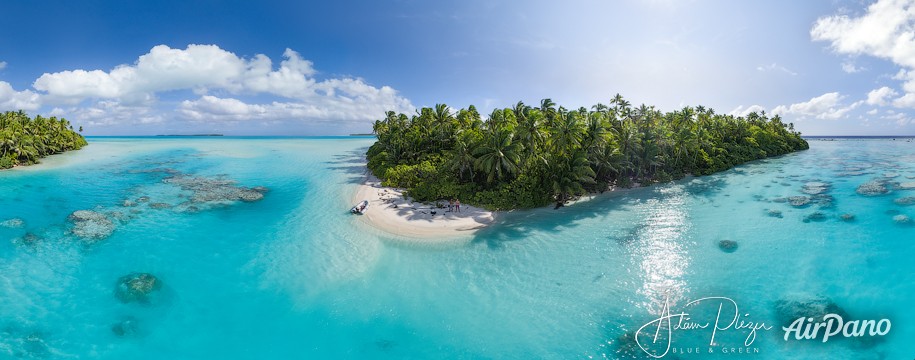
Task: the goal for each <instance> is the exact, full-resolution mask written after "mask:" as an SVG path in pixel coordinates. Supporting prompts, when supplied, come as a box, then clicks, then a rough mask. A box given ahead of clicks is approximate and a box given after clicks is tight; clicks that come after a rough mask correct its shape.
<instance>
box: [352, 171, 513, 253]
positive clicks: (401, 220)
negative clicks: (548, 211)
mask: <svg viewBox="0 0 915 360" xmlns="http://www.w3.org/2000/svg"><path fill="white" fill-rule="evenodd" d="M362 200H368V201H369V207H368V210H367V211H366V212H365V214H364V215H362V216H360V220H361V221H363V222H365V223H366V224H368V225H370V226H372V227H375V228H377V229H380V230H382V231H385V232H388V233H391V234H394V235H399V236H406V237H412V238H420V239H426V240H430V241H434V240H436V239H447V238H453V237H455V236H465V235H470V234H473V233H474V232H475V231H477V230H479V229H482V228H484V227H486V226H487V225H489V224H491V223H492V222H493V220H495V215H494V213H493V212H492V211H488V210H485V209H480V208H476V207H472V206H469V205H464V204H461V212H448V209H447V207H446V208H444V209H437V208H434V207H433V206H431V205H428V204H423V203H420V202H413V201H409V200H407V199H404V197H403V195H402V193H401V191H400V189H394V188H388V187H382V186H381V181H380V180H379V179H378V178H376V177H374V176H371V175H368V176H367V177H366V179H365V181H363V183H362V184H361V185H359V189H358V190H357V191H356V195H355V196H353V201H352V203H353V204H356V203H359V202H361V201H362ZM432 211H435V212H436V214H435V215H432Z"/></svg>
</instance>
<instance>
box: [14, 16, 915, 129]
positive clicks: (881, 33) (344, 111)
mask: <svg viewBox="0 0 915 360" xmlns="http://www.w3.org/2000/svg"><path fill="white" fill-rule="evenodd" d="M913 9H915V7H913V4H912V1H900V0H880V1H878V2H861V1H838V0H837V1H823V2H810V1H759V2H755V3H751V2H746V1H701V0H696V1H674V0H643V1H614V2H608V1H577V0H571V1H564V2H562V3H558V2H547V1H527V2H503V1H477V0H468V1H460V2H450V3H446V2H427V1H409V0H401V1H390V2H384V1H338V2H302V1H295V2H294V1H288V2H280V1H258V2H250V1H244V2H243V1H197V2H192V1H154V2H153V1H148V2H140V1H81V2H73V1H25V0H22V1H20V0H13V1H6V2H4V3H3V4H2V5H0V11H2V12H3V13H5V14H16V16H6V17H4V21H5V25H4V26H3V27H2V29H0V110H12V109H20V108H22V109H25V110H26V111H28V112H29V113H32V114H35V113H39V114H43V115H46V116H48V115H57V116H63V117H66V118H67V119H69V120H71V121H72V122H74V123H75V124H78V125H82V126H83V127H84V128H85V129H86V131H85V133H86V134H89V135H114V134H163V133H169V134H171V133H201V132H218V133H225V134H239V135H240V134H252V135H313V134H347V133H356V132H367V131H369V130H370V128H371V122H372V121H373V120H374V119H377V118H380V117H382V116H383V113H384V111H385V110H397V111H403V112H412V111H413V109H415V108H416V107H422V106H431V105H433V104H435V103H440V102H443V103H447V104H449V105H451V106H453V107H466V106H467V105H469V104H475V105H476V106H477V107H478V108H480V109H481V110H482V111H484V112H487V113H488V112H489V110H491V109H492V108H493V107H497V106H498V107H505V106H510V105H512V104H514V103H515V102H517V101H518V100H522V101H524V102H525V103H529V104H537V103H539V101H540V99H542V98H546V97H549V98H552V99H553V100H554V101H556V102H557V103H559V104H562V105H565V106H567V107H569V108H577V107H579V106H590V105H593V104H594V103H597V102H604V103H606V102H608V101H609V99H610V98H611V97H612V96H613V94H615V93H617V92H618V93H621V94H622V95H623V96H624V97H626V98H627V99H629V100H630V101H631V102H632V103H635V104H640V103H647V104H652V105H656V106H657V107H659V108H661V109H663V110H674V109H678V108H680V107H682V106H684V105H700V104H701V105H705V106H707V107H712V108H714V109H715V110H716V111H718V112H719V113H737V114H739V113H743V112H746V111H747V110H748V109H749V110H766V111H767V112H769V113H773V112H774V113H778V114H780V115H781V116H783V117H784V118H785V119H786V120H788V121H792V122H794V123H795V124H796V127H797V128H798V129H800V130H801V131H802V132H804V133H805V134H808V135H826V134H829V135H913V134H915V122H913V121H912V119H913V111H912V110H913V109H915V72H912V74H911V75H910V74H909V72H910V71H911V70H912V69H915V42H913V40H911V39H912V38H913V34H915V11H912V10H913Z"/></svg>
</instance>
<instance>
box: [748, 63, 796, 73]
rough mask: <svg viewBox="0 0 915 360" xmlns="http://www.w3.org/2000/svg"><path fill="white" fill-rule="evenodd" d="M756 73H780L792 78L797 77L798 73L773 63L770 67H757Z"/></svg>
mask: <svg viewBox="0 0 915 360" xmlns="http://www.w3.org/2000/svg"><path fill="white" fill-rule="evenodd" d="M756 71H780V72H783V73H785V74H788V75H791V76H795V75H797V73H796V72H794V71H791V70H789V69H788V68H786V67H784V66H781V65H778V64H776V63H772V64H770V65H765V66H763V65H760V66H757V67H756Z"/></svg>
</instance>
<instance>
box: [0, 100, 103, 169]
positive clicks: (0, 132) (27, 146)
mask: <svg viewBox="0 0 915 360" xmlns="http://www.w3.org/2000/svg"><path fill="white" fill-rule="evenodd" d="M83 146H86V139H84V138H83V136H82V135H80V134H79V133H77V132H75V131H73V127H72V126H70V122H68V121H67V120H65V119H58V118H56V117H53V116H52V117H50V118H45V117H42V116H41V115H38V116H35V118H29V116H28V115H26V114H25V113H24V112H22V111H16V112H13V111H7V112H5V113H3V114H0V169H8V168H11V167H13V166H16V165H30V164H35V163H37V162H38V160H39V159H40V158H43V157H45V156H48V155H52V154H59V153H62V152H64V151H68V150H76V149H80V148H82V147H83Z"/></svg>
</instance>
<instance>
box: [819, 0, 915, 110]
mask: <svg viewBox="0 0 915 360" xmlns="http://www.w3.org/2000/svg"><path fill="white" fill-rule="evenodd" d="M810 36H811V38H812V39H813V40H815V41H827V42H829V44H830V46H831V47H832V49H833V50H834V51H836V52H837V53H841V54H850V55H860V54H864V55H870V56H874V57H878V58H882V59H887V60H890V61H892V62H893V63H895V64H897V65H899V66H900V67H902V69H900V71H899V73H897V74H896V76H895V77H894V79H897V80H902V81H904V84H903V89H904V90H905V91H906V92H907V93H915V72H912V71H911V69H913V68H915V2H913V1H910V0H879V1H877V2H875V3H873V4H871V5H870V6H868V7H867V11H866V12H865V13H864V14H862V15H860V16H858V17H852V16H848V15H833V16H827V17H823V18H820V19H817V22H816V23H815V24H814V26H813V28H812V29H811V30H810ZM843 67H844V66H843ZM903 102H905V101H903ZM894 103H895V102H894Z"/></svg>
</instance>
